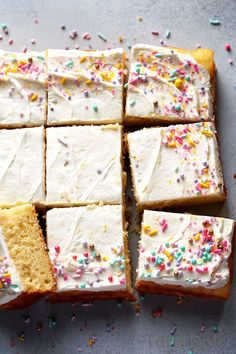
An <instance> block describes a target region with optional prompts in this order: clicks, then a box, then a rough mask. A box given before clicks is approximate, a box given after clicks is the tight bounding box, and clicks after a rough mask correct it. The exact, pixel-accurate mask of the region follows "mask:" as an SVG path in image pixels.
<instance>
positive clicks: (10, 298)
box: [0, 204, 55, 309]
mask: <svg viewBox="0 0 236 354" xmlns="http://www.w3.org/2000/svg"><path fill="white" fill-rule="evenodd" d="M54 289H55V280H54V277H53V272H52V267H51V264H50V261H49V257H48V252H47V249H46V244H45V241H44V238H43V234H42V230H41V228H40V226H39V222H38V218H37V214H36V212H35V207H34V206H33V205H30V204H25V205H20V206H16V207H13V208H9V209H0V308H5V309H16V308H23V307H26V306H29V305H30V304H32V303H33V302H35V301H36V300H38V299H39V298H40V297H42V296H43V295H46V294H48V293H50V292H51V291H53V290H54Z"/></svg>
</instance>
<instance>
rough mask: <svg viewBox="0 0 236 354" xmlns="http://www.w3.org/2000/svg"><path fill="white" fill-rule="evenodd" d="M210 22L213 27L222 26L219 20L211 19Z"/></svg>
mask: <svg viewBox="0 0 236 354" xmlns="http://www.w3.org/2000/svg"><path fill="white" fill-rule="evenodd" d="M209 22H210V24H211V25H213V26H218V25H220V20H218V18H210V19H209Z"/></svg>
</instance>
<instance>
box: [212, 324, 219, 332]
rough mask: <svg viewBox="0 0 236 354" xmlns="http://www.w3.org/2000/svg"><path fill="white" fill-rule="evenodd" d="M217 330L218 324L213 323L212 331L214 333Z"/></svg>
mask: <svg viewBox="0 0 236 354" xmlns="http://www.w3.org/2000/svg"><path fill="white" fill-rule="evenodd" d="M218 330H219V328H218V325H217V324H215V325H214V326H213V332H214V333H218Z"/></svg>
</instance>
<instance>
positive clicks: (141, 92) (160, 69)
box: [126, 32, 213, 122]
mask: <svg viewBox="0 0 236 354" xmlns="http://www.w3.org/2000/svg"><path fill="white" fill-rule="evenodd" d="M169 33H170V32H168V33H167V35H168V36H169ZM168 38H169V37H168ZM133 100H136V105H135V106H132V105H131V104H130V102H133ZM127 102H128V104H127V108H126V115H127V116H138V117H146V118H148V117H149V118H157V117H158V118H160V119H161V118H162V119H165V120H166V119H170V120H171V119H172V120H174V119H175V120H178V121H183V122H184V121H193V122H194V121H201V120H212V119H213V108H212V96H211V85H210V76H209V73H208V72H207V70H206V69H204V67H203V66H201V65H200V64H198V63H197V62H196V60H195V59H194V58H193V57H192V56H190V55H188V54H180V53H178V52H177V51H175V50H172V49H169V48H161V47H153V46H148V45H142V44H137V45H135V46H134V47H133V49H132V58H131V69H130V75H129V86H128V93H127Z"/></svg>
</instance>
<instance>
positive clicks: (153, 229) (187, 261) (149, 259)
mask: <svg viewBox="0 0 236 354" xmlns="http://www.w3.org/2000/svg"><path fill="white" fill-rule="evenodd" d="M233 236H234V220H230V219H225V218H220V217H212V216H199V215H190V214H175V213H164V212H158V211H151V210H145V211H144V214H143V221H142V230H141V240H140V247H139V265H138V272H137V280H136V287H137V289H138V291H140V292H141V293H146V292H147V293H148V292H150V293H159V294H167V295H178V296H179V295H196V296H200V297H201V296H206V297H212V298H219V299H227V298H228V296H229V293H230V285H231V282H232V271H233V254H232V251H233Z"/></svg>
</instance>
